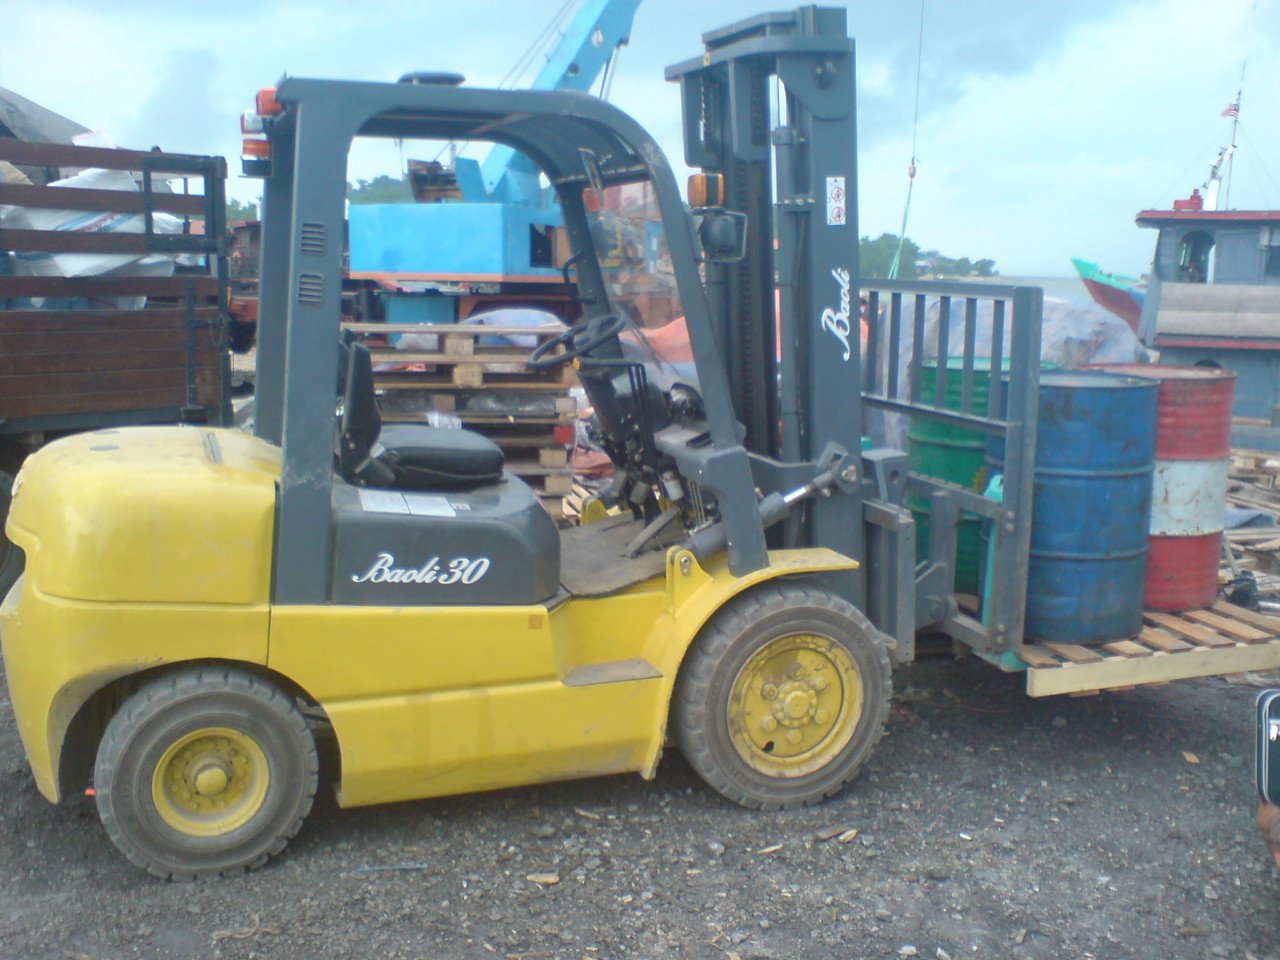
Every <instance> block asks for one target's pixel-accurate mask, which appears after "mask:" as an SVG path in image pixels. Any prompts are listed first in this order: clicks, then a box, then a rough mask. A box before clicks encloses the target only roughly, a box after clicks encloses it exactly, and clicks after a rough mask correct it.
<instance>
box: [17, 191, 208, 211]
mask: <svg viewBox="0 0 1280 960" xmlns="http://www.w3.org/2000/svg"><path fill="white" fill-rule="evenodd" d="M146 199H147V198H146V196H144V195H143V193H142V191H141V190H137V191H134V190H89V189H84V188H81V187H42V186H36V185H34V184H25V183H3V184H0V203H9V204H13V205H14V206H18V207H42V208H44V209H46V210H85V211H89V212H97V211H99V210H101V211H102V212H104V213H142V212H143V211H144V210H145V209H146ZM151 209H152V210H156V211H160V212H163V213H177V214H195V215H197V216H202V215H203V214H204V197H203V196H199V195H190V194H181V193H153V194H152V195H151Z"/></svg>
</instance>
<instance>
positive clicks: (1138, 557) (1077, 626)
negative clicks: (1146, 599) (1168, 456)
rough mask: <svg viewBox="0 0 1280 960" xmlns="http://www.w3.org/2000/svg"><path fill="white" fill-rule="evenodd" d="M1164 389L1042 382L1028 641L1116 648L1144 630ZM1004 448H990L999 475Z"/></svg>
mask: <svg viewBox="0 0 1280 960" xmlns="http://www.w3.org/2000/svg"><path fill="white" fill-rule="evenodd" d="M1158 389H1159V384H1158V383H1157V382H1156V381H1154V380H1147V379H1144V378H1141V377H1129V376H1120V375H1116V374H1109V373H1102V372H1098V371H1088V370H1073V371H1066V370H1060V371H1051V372H1046V373H1043V374H1041V376H1040V409H1039V416H1038V418H1037V427H1036V430H1037V433H1036V470H1035V491H1034V501H1033V505H1032V515H1031V562H1030V565H1029V568H1028V570H1027V616H1026V630H1025V632H1026V636H1027V638H1028V639H1030V640H1053V641H1061V642H1066V643H1081V644H1090V643H1108V642H1110V641H1112V640H1120V639H1123V638H1126V637H1131V636H1134V635H1135V634H1137V633H1138V632H1139V631H1140V630H1141V629H1142V598H1143V590H1144V586H1145V583H1146V569H1147V547H1148V543H1149V539H1150V529H1149V527H1150V518H1151V479H1152V473H1153V470H1154V464H1155V448H1156V403H1157V396H1158ZM1004 396H1005V397H1007V396H1008V393H1007V391H1006V392H1005V395H1004ZM1003 448H1004V439H1003V438H1002V437H1001V438H993V439H992V441H991V442H989V444H988V447H987V459H988V462H989V463H990V464H991V465H992V466H993V467H995V468H996V469H1001V468H1002V467H1003V464H1004V449H1003Z"/></svg>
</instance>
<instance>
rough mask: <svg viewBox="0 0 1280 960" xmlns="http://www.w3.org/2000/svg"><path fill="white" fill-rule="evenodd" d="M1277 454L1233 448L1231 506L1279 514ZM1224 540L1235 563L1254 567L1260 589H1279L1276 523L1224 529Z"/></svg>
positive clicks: (1229, 488) (1229, 485)
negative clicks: (1225, 531)
mask: <svg viewBox="0 0 1280 960" xmlns="http://www.w3.org/2000/svg"><path fill="white" fill-rule="evenodd" d="M1277 477H1280V454H1274V453H1265V452H1262V451H1257V450H1234V451H1232V454H1231V475H1230V479H1229V481H1228V483H1227V502H1228V503H1229V504H1231V505H1232V506H1234V507H1241V508H1243V509H1247V510H1261V511H1263V512H1265V513H1268V514H1270V515H1271V516H1272V517H1280V488H1278V487H1277V482H1276V478H1277ZM1226 536H1227V543H1228V544H1229V545H1230V547H1231V549H1232V550H1233V551H1234V553H1235V555H1236V558H1237V560H1238V561H1239V565H1240V566H1241V567H1242V568H1244V569H1246V570H1252V571H1254V574H1255V576H1256V577H1257V578H1258V586H1259V588H1260V589H1261V590H1262V591H1263V592H1264V593H1271V592H1275V591H1276V590H1280V524H1277V523H1276V522H1272V523H1267V524H1264V525H1262V526H1249V527H1240V528H1239V529H1236V530H1228V531H1227V534H1226Z"/></svg>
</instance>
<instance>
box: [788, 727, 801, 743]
mask: <svg viewBox="0 0 1280 960" xmlns="http://www.w3.org/2000/svg"><path fill="white" fill-rule="evenodd" d="M787 739H788V740H789V741H791V742H792V743H799V742H800V731H799V730H788V731H787Z"/></svg>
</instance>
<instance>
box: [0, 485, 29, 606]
mask: <svg viewBox="0 0 1280 960" xmlns="http://www.w3.org/2000/svg"><path fill="white" fill-rule="evenodd" d="M12 503H13V477H12V476H10V475H9V474H8V473H4V472H0V600H3V599H4V597H5V595H6V594H7V593H8V592H9V588H10V587H12V586H13V585H14V584H15V583H16V582H17V580H18V577H20V576H22V569H23V567H24V566H25V561H26V558H25V557H24V556H23V553H22V551H21V550H19V549H18V548H17V547H16V546H15V545H14V544H13V543H12V541H10V540H9V538H8V537H7V536H5V533H4V525H5V521H6V520H8V519H9V506H10V504H12Z"/></svg>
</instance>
